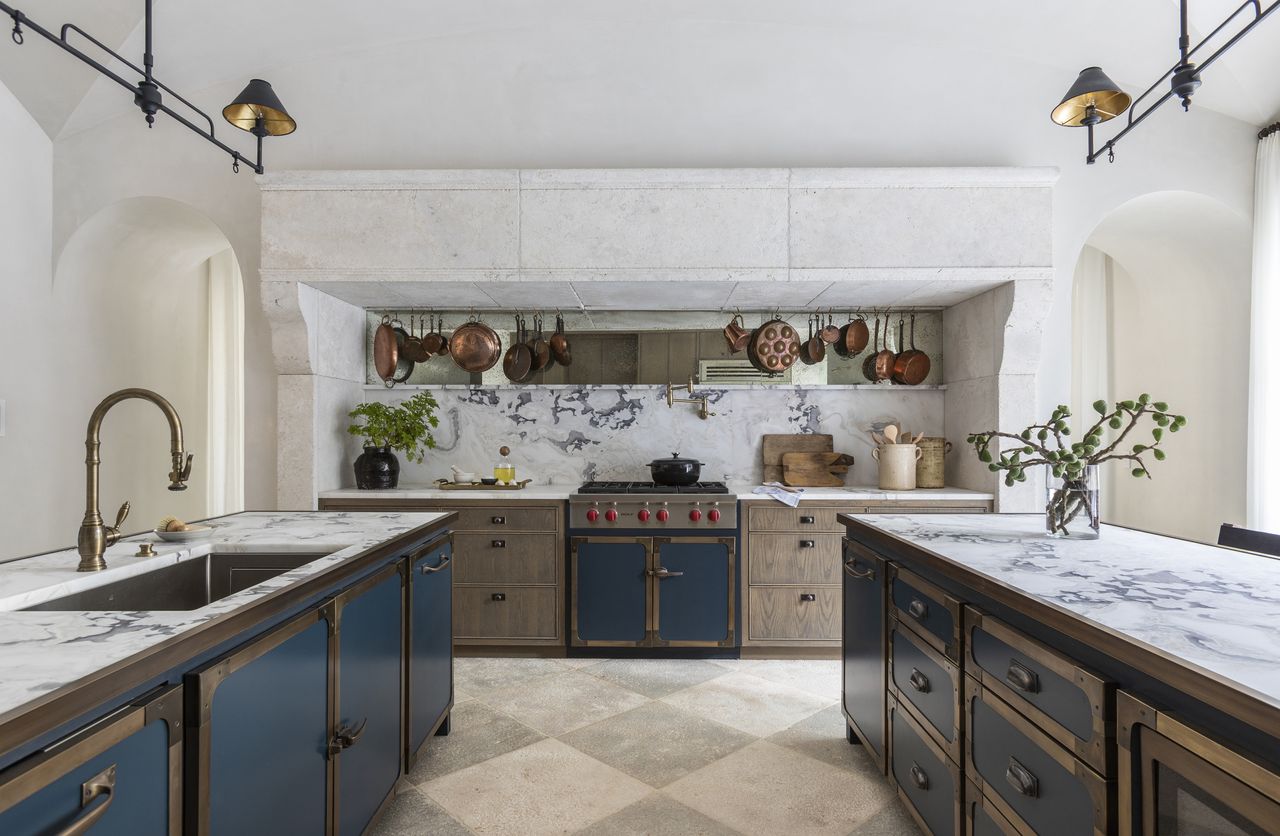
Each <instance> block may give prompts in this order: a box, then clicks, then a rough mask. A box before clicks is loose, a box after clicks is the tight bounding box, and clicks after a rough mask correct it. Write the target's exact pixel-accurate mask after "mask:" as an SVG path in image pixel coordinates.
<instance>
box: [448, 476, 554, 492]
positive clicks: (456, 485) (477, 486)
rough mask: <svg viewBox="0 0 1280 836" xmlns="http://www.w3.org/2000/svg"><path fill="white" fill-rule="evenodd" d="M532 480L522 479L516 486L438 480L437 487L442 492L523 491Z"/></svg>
mask: <svg viewBox="0 0 1280 836" xmlns="http://www.w3.org/2000/svg"><path fill="white" fill-rule="evenodd" d="M532 481H533V480H532V479H521V480H520V481H519V482H516V483H515V484H514V485H486V484H485V483H484V482H467V483H460V482H450V481H449V480H448V479H437V480H436V487H437V488H439V489H440V490H442V491H522V490H524V486H525V485H527V484H529V483H530V482H532Z"/></svg>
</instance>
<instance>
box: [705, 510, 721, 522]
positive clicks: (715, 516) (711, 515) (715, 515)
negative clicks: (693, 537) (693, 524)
mask: <svg viewBox="0 0 1280 836" xmlns="http://www.w3.org/2000/svg"><path fill="white" fill-rule="evenodd" d="M707 519H708V520H710V521H711V522H720V509H718V508H712V509H711V510H710V511H708V512H707Z"/></svg>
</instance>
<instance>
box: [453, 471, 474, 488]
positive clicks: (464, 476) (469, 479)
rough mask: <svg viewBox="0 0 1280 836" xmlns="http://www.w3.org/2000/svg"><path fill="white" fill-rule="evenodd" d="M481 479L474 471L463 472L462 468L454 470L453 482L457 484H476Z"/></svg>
mask: <svg viewBox="0 0 1280 836" xmlns="http://www.w3.org/2000/svg"><path fill="white" fill-rule="evenodd" d="M479 481H480V480H479V479H477V478H476V475H475V474H474V473H463V472H462V471H460V470H455V471H454V472H453V483H454V484H455V485H474V484H475V483H476V482H479Z"/></svg>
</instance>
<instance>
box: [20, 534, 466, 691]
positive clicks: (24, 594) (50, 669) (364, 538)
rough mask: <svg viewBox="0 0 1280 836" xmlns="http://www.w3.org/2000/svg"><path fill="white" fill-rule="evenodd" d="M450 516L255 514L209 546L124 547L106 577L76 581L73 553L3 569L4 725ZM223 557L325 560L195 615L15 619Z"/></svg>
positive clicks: (134, 541)
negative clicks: (60, 692)
mask: <svg viewBox="0 0 1280 836" xmlns="http://www.w3.org/2000/svg"><path fill="white" fill-rule="evenodd" d="M442 516H444V515H443V514H438V513H413V514H393V513H386V514H370V513H361V514H344V513H270V512H249V513H243V514H235V515H232V516H229V517H222V518H219V519H217V520H213V521H211V523H210V524H211V525H212V526H213V528H214V532H213V534H212V536H211V537H210V538H209V539H208V540H206V541H203V542H200V543H193V544H184V545H182V546H178V545H176V544H171V543H157V545H156V552H157V554H156V556H155V557H149V558H140V557H131V556H130V555H132V554H133V553H134V552H136V551H137V550H138V544H139V543H140V542H144V541H149V542H154V541H156V539H157V538H156V537H155V536H154V535H143V536H138V537H131V538H128V539H127V540H123V541H121V542H120V543H118V544H116V545H115V546H113V547H112V548H111V549H109V550H108V551H107V555H106V559H107V569H106V570H104V571H102V572H94V573H79V572H76V565H77V564H78V562H79V558H78V556H77V555H76V551H75V549H67V550H65V551H60V552H51V553H49V554H43V555H39V556H36V557H31V558H27V559H24V560H17V561H12V562H9V563H4V564H0V670H3V671H4V676H3V677H2V678H0V716H4V715H6V714H8V713H9V712H10V711H13V710H14V709H17V708H20V707H21V706H22V705H23V704H24V703H27V702H29V701H31V700H33V699H36V698H37V697H40V696H42V695H44V694H47V693H49V692H51V691H55V690H57V689H59V688H62V687H64V686H67V685H70V684H72V683H74V682H76V681H77V680H79V679H82V678H83V677H85V676H88V675H90V674H92V673H94V672H96V671H99V670H101V669H103V668H106V667H108V666H110V665H112V664H115V663H116V662H120V661H122V660H124V659H127V658H129V657H131V656H133V655H135V654H137V653H141V652H143V651H146V650H148V649H150V648H152V647H154V646H155V645H157V644H159V643H160V642H162V641H164V640H165V639H167V638H169V637H171V636H174V635H177V634H180V633H183V632H185V631H187V630H191V629H193V628H195V627H198V626H200V625H202V624H204V623H206V622H208V621H211V620H213V619H214V618H217V617H218V616H221V615H224V614H226V613H229V612H232V611H233V610H236V609H239V608H240V607H243V606H245V605H247V604H250V603H252V602H254V601H256V600H258V599H260V598H262V597H263V596H265V595H267V594H268V593H271V592H274V591H276V590H278V589H282V588H284V587H286V586H289V585H290V584H293V583H296V582H298V581H301V580H304V579H306V578H309V577H312V576H314V575H317V574H319V573H321V572H324V571H326V570H328V569H331V568H332V567H334V566H336V565H338V564H340V563H342V562H343V561H345V560H347V559H349V558H351V557H355V556H357V555H359V554H362V553H363V552H365V551H367V550H368V549H370V548H372V547H374V546H377V545H379V544H380V543H383V542H385V541H387V540H389V539H391V538H393V537H395V536H398V535H400V534H405V533H407V532H410V531H412V530H414V529H416V528H419V527H421V526H425V525H429V524H431V523H433V522H436V521H438V520H439V519H440V518H441V517H442ZM215 550H216V551H222V552H231V551H241V552H249V551H251V552H308V553H310V552H323V553H326V556H325V557H321V558H319V559H317V560H314V561H312V562H310V563H307V564H306V565H304V566H300V567H298V568H297V569H294V570H292V571H290V572H286V573H284V574H282V575H277V576H276V577H274V578H271V579H269V580H267V581H264V582H263V583H260V584H258V585H257V586H253V587H250V588H249V589H246V590H243V591H241V592H237V593H236V594H234V595H230V596H228V597H226V598H223V599H221V600H218V601H214V602H213V603H211V604H210V605H209V606H207V607H202V608H200V609H198V610H191V611H187V612H18V611H16V610H19V609H20V608H22V607H27V606H31V605H33V604H38V603H41V602H43V601H48V600H50V599H53V598H57V597H60V596H62V595H66V594H68V593H71V592H75V591H78V590H82V589H87V588H90V587H94V586H101V585H102V584H105V583H110V582H112V581H116V580H119V579H121V578H124V577H129V576H132V575H136V574H139V573H141V572H146V571H151V570H153V569H158V568H161V567H162V566H166V565H171V564H174V563H178V562H180V561H183V560H189V559H192V558H196V557H202V556H203V555H205V554H208V553H209V552H211V551H215Z"/></svg>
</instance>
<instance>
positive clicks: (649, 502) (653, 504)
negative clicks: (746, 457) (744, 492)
mask: <svg viewBox="0 0 1280 836" xmlns="http://www.w3.org/2000/svg"><path fill="white" fill-rule="evenodd" d="M569 527H570V528H578V529H610V528H618V529H627V528H630V529H635V528H640V529H645V528H653V529H708V530H715V531H724V530H729V531H732V530H733V529H735V528H737V527H738V502H737V499H736V498H734V497H731V496H723V495H716V494H687V493H685V494H675V493H673V494H648V495H641V496H636V495H625V494H623V495H609V494H575V495H574V496H571V497H570V498H569Z"/></svg>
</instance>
